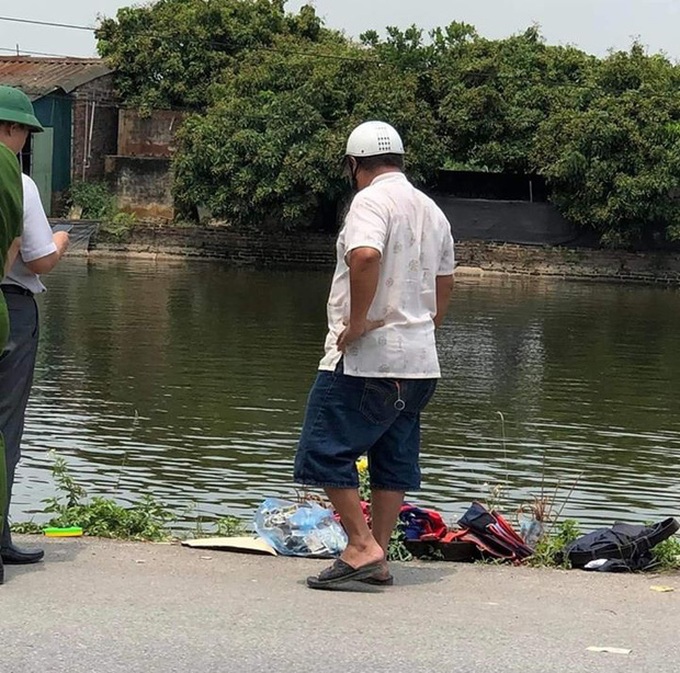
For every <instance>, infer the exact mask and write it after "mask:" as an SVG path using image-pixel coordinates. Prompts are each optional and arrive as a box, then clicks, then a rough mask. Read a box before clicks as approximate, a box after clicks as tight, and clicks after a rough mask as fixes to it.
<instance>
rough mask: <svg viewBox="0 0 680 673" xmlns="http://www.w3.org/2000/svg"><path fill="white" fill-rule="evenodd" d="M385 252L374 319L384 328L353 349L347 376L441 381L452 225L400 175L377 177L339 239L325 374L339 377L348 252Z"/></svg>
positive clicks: (354, 204) (347, 357) (357, 198)
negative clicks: (440, 334) (439, 287)
mask: <svg viewBox="0 0 680 673" xmlns="http://www.w3.org/2000/svg"><path fill="white" fill-rule="evenodd" d="M364 247H368V248H374V249H376V250H377V251H378V252H380V255H381V258H380V277H379V280H378V288H377V291H376V294H375V297H374V299H373V303H372V304H371V307H370V309H369V311H368V315H367V318H368V319H369V320H384V321H385V324H384V326H383V327H379V328H378V329H375V330H373V331H371V332H368V333H367V334H365V335H364V336H363V337H361V338H360V339H358V340H357V341H355V342H354V343H352V344H350V346H349V347H348V348H347V351H346V353H345V359H344V362H343V368H344V373H345V374H348V375H349V376H366V377H375V378H404V379H408V378H412V379H424V378H438V377H439V376H441V373H440V370H439V361H438V359H437V349H436V346H435V337H434V322H433V318H434V316H435V315H436V313H437V295H436V280H435V279H436V277H437V276H449V275H451V274H452V273H453V268H454V263H455V262H454V252H453V237H452V235H451V225H450V224H449V222H448V220H447V219H446V216H445V215H444V213H443V212H442V211H441V209H440V208H439V207H438V206H437V205H436V204H435V203H434V201H433V200H432V199H430V198H429V197H428V196H426V195H425V194H423V193H422V192H421V191H419V190H418V189H416V188H415V187H413V185H412V184H411V183H410V182H409V181H408V179H407V178H406V176H405V175H404V174H403V173H400V172H390V173H384V174H382V175H379V176H378V177H377V178H375V180H373V182H372V183H371V184H370V185H369V186H368V187H366V188H365V189H362V190H361V191H360V192H359V193H358V194H357V195H356V196H355V197H354V200H353V202H352V205H351V207H350V210H349V212H348V214H347V217H346V218H345V223H344V226H343V228H342V230H341V231H340V234H339V236H338V241H337V265H336V268H335V274H334V276H333V282H332V285H331V290H330V296H329V298H328V310H327V313H328V336H327V337H326V345H325V350H326V354H325V355H324V357H323V358H322V360H321V362H320V363H319V369H321V370H328V371H333V370H334V369H335V367H336V366H337V364H338V362H339V360H340V358H341V356H342V354H341V353H340V351H338V349H337V348H336V345H335V344H336V341H337V339H338V336H339V335H340V333H341V332H342V330H343V329H344V323H345V321H347V320H348V319H349V315H350V283H349V266H348V265H347V261H348V259H349V253H351V252H352V251H353V250H355V249H357V248H364Z"/></svg>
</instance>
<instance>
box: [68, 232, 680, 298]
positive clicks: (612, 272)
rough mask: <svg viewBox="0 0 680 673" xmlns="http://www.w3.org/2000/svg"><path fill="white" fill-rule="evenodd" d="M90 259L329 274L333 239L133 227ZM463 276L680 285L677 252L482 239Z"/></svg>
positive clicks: (460, 255)
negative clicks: (200, 262) (206, 262)
mask: <svg viewBox="0 0 680 673" xmlns="http://www.w3.org/2000/svg"><path fill="white" fill-rule="evenodd" d="M81 252H84V253H86V254H89V256H91V257H92V258H97V257H127V258H129V257H142V258H146V259H149V258H150V259H218V260H223V261H225V262H227V263H229V264H232V265H236V266H249V267H256V268H279V269H331V268H332V267H333V264H334V263H335V241H334V237H333V236H331V235H329V234H322V233H309V232H307V233H302V234H301V233H298V234H294V233H290V234H285V233H284V234H282V233H280V232H279V233H276V234H273V233H267V232H259V231H234V230H232V229H230V228H229V227H190V226H168V225H165V226H151V225H141V224H139V225H135V226H134V227H133V228H132V229H131V230H130V231H129V232H127V233H123V234H119V235H118V236H117V237H116V236H112V235H110V234H106V233H102V232H100V233H99V234H98V235H96V236H94V237H93V238H92V240H91V242H90V248H89V251H88V250H85V251H81ZM456 255H457V259H458V270H457V272H458V273H459V274H460V275H478V276H481V275H508V274H511V275H522V276H553V277H561V278H573V279H587V280H606V281H610V280H613V281H632V282H645V283H658V284H672V285H676V284H678V283H680V254H678V253H673V252H660V251H659V252H627V251H621V250H594V249H590V248H569V247H560V246H554V247H550V246H545V247H544V246H523V245H514V244H506V243H488V242H483V241H460V242H458V243H457V244H456Z"/></svg>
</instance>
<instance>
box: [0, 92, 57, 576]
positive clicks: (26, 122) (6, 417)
mask: <svg viewBox="0 0 680 673" xmlns="http://www.w3.org/2000/svg"><path fill="white" fill-rule="evenodd" d="M42 130H43V128H42V126H41V124H40V122H39V121H38V120H37V119H36V118H35V116H34V114H33V106H32V105H31V102H30V100H29V99H28V98H27V97H26V96H25V94H23V92H21V91H19V90H18V89H14V88H12V87H7V86H0V142H1V143H3V144H5V145H6V146H7V147H9V148H10V150H11V151H12V152H14V153H15V154H18V153H19V152H20V151H21V149H22V148H23V146H24V144H25V142H26V139H27V138H28V134H29V131H34V132H40V131H42ZM22 180H23V191H24V201H23V233H22V238H21V246H20V248H19V255H18V256H17V259H16V260H15V262H14V264H13V265H12V267H11V269H10V270H9V272H8V273H7V275H6V276H5V277H4V279H3V280H2V283H1V284H0V290H1V291H2V294H3V296H4V299H5V302H6V303H7V308H8V311H9V319H10V337H9V340H8V342H7V345H6V347H5V349H4V351H3V352H2V355H1V356H0V431H1V432H2V433H3V435H4V438H5V454H6V455H5V458H6V467H7V494H6V500H5V502H4V503H3V509H2V511H3V512H4V526H3V527H2V535H1V536H0V555H1V556H2V561H3V563H5V564H24V563H36V562H38V561H40V560H41V559H42V557H43V555H44V552H43V551H42V550H34V551H26V550H22V549H19V548H18V547H16V546H14V545H13V544H12V538H11V532H10V528H9V521H8V519H7V515H8V513H9V502H10V500H11V496H12V486H13V483H14V474H15V471H16V467H17V463H18V462H19V459H20V457H21V436H22V434H23V430H24V416H25V413H26V405H27V404H28V397H29V394H30V392H31V385H32V383H33V370H34V368H35V359H36V355H37V351H38V332H39V330H38V307H37V305H36V302H35V299H34V295H36V294H39V293H41V292H44V291H45V286H44V285H43V284H42V282H41V281H40V276H39V274H43V273H47V272H49V271H51V270H52V269H53V268H54V267H55V265H56V264H57V262H58V261H59V260H60V259H61V257H62V255H63V254H64V253H65V252H66V249H67V248H68V240H69V237H68V234H67V233H65V232H57V233H55V234H53V233H52V229H51V227H50V225H49V222H48V221H47V217H46V216H45V211H44V210H43V207H42V203H41V201H40V194H39V193H38V188H37V187H36V184H35V182H33V180H31V178H29V177H28V176H27V175H23V176H22Z"/></svg>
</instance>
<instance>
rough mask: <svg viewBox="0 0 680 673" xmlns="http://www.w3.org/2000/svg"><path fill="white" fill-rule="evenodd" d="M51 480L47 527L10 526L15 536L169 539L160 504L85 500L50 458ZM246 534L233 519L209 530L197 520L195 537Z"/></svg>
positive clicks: (168, 518) (168, 517)
mask: <svg viewBox="0 0 680 673" xmlns="http://www.w3.org/2000/svg"><path fill="white" fill-rule="evenodd" d="M53 461H54V462H53V464H52V477H53V479H54V482H55V486H56V490H57V494H56V495H55V496H54V497H52V498H48V499H47V500H45V501H44V502H45V509H44V510H43V512H44V513H45V514H50V515H52V516H51V518H50V519H49V521H47V523H45V524H43V525H40V524H37V523H35V522H34V521H25V522H19V523H15V524H12V532H14V533H17V534H25V535H34V534H38V535H40V534H42V533H43V530H44V529H45V528H46V527H48V526H49V527H55V528H68V527H71V526H78V527H79V528H82V529H83V533H84V534H85V535H90V536H94V537H104V538H112V539H116V540H138V541H147V542H162V541H166V540H170V539H173V538H174V536H173V533H172V531H171V529H170V528H169V524H170V522H172V521H173V520H175V517H174V515H173V514H172V512H171V511H170V510H169V509H168V508H167V507H166V505H165V504H164V503H162V502H161V501H159V500H157V499H156V498H154V497H153V496H150V495H146V496H144V497H143V498H142V499H141V500H140V501H139V502H138V503H136V504H134V505H131V506H124V505H122V504H120V503H119V502H117V501H116V500H115V499H113V498H105V497H100V496H97V497H93V498H88V496H87V492H86V491H85V489H84V488H83V487H82V486H81V485H80V484H78V483H77V482H76V480H75V479H74V478H73V475H72V474H71V473H70V472H69V469H68V465H67V463H66V461H65V460H64V459H63V458H62V457H61V456H57V455H56V454H53ZM244 534H247V530H246V526H245V523H244V522H243V521H242V520H241V519H239V518H238V517H235V516H226V517H222V518H220V519H217V520H216V521H215V522H212V524H211V528H210V530H207V529H205V528H204V527H203V524H202V522H201V521H200V520H199V521H198V523H197V527H196V537H213V536H218V537H230V536H235V535H244Z"/></svg>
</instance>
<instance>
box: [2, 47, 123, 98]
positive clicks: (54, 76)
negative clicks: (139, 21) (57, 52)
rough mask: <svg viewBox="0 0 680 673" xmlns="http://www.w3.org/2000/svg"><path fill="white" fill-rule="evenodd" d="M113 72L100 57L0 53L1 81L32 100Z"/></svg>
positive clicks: (68, 91)
mask: <svg viewBox="0 0 680 673" xmlns="http://www.w3.org/2000/svg"><path fill="white" fill-rule="evenodd" d="M111 72H112V70H110V69H109V68H107V67H106V66H105V65H104V61H102V60H101V59H100V58H47V57H42V56H0V84H8V85H9V86H16V87H18V88H19V89H21V90H22V91H24V92H25V93H26V94H27V95H28V96H29V97H30V98H31V99H33V100H35V99H37V98H42V97H43V96H46V95H47V94H49V93H52V92H53V91H55V90H59V89H61V90H63V91H65V92H66V93H71V92H72V91H75V90H76V89H77V88H78V87H79V86H82V85H83V84H87V83H88V82H91V81H92V80H95V79H98V78H99V77H103V76H104V75H108V74H110V73H111Z"/></svg>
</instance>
